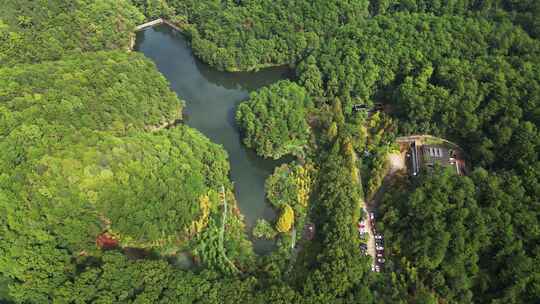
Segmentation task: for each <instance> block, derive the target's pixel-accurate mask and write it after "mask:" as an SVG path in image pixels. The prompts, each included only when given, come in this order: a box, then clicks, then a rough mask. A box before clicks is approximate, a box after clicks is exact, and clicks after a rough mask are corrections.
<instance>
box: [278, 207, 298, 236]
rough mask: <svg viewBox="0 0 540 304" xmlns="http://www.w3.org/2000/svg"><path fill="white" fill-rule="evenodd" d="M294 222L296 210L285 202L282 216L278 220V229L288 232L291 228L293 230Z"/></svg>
mask: <svg viewBox="0 0 540 304" xmlns="http://www.w3.org/2000/svg"><path fill="white" fill-rule="evenodd" d="M293 224H294V211H293V209H292V208H291V206H289V204H285V206H284V207H283V210H282V211H281V216H280V217H279V219H278V221H277V224H276V229H277V231H279V232H288V231H289V230H291V228H292V225H293Z"/></svg>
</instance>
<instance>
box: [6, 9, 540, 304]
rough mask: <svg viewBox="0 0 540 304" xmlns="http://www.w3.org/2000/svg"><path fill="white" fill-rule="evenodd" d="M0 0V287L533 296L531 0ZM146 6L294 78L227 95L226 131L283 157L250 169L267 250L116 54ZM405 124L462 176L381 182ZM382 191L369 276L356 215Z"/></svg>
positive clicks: (12, 291)
mask: <svg viewBox="0 0 540 304" xmlns="http://www.w3.org/2000/svg"><path fill="white" fill-rule="evenodd" d="M0 6H1V7H2V9H1V10H0V151H2V153H0V302H7V303H306V304H307V303H430V304H431V303H433V304H434V303H493V304H496V303H538V302H539V301H540V200H539V198H540V180H539V178H540V173H539V172H540V161H539V153H540V130H539V127H540V40H539V39H540V21H539V20H540V4H539V2H538V1H534V0H529V1H510V0H484V1H479V0H475V1H472V0H459V1H458V0H451V1H425V0H407V1H396V0H370V1H368V0H346V1H339V0H326V1H325V0H316V1H305V0H298V1H284V0H279V1H267V0H263V1H255V0H242V1H237V0H234V1H233V0H226V1H215V0H132V1H130V0H122V1H113V0H94V1H87V0H78V1H64V0H54V1H31V0H23V1H15V0H2V1H0ZM157 17H165V18H167V19H168V20H170V21H171V22H173V23H175V24H176V25H178V27H179V28H181V29H182V31H183V34H184V35H185V36H186V37H187V38H188V40H189V41H190V43H191V47H192V48H193V52H194V54H195V55H196V56H198V57H199V58H200V59H201V60H202V61H204V62H205V63H207V64H209V65H211V66H212V67H214V68H216V69H219V70H226V71H246V70H258V69H262V68H264V67H268V66H277V65H288V66H289V67H290V68H291V69H293V70H294V71H295V73H296V75H295V77H294V78H293V79H291V80H286V81H280V82H278V83H275V84H272V85H270V86H268V87H265V88H262V89H260V90H258V91H256V92H253V93H251V95H250V97H249V99H248V100H246V101H244V102H242V103H241V104H240V105H239V106H238V109H237V112H236V123H237V124H238V127H239V129H240V130H241V131H242V137H243V138H242V140H243V143H244V144H245V145H246V147H248V148H250V149H253V150H255V152H256V153H257V154H258V155H260V156H262V157H265V158H272V159H278V158H284V156H286V155H287V156H289V157H291V158H294V160H293V161H291V162H289V163H286V164H283V165H281V166H279V167H277V168H276V169H275V171H274V173H273V174H272V175H271V176H269V177H268V179H267V181H266V185H265V188H266V196H267V199H268V202H269V203H270V205H271V206H272V207H273V208H274V209H275V210H276V212H277V214H278V216H277V217H276V220H275V221H274V222H269V221H264V220H259V221H258V223H257V225H256V226H255V229H254V230H253V235H254V236H255V237H259V238H266V239H273V240H275V243H276V249H275V250H274V251H273V252H271V253H270V254H268V255H265V256H258V255H256V254H255V253H254V252H253V248H252V243H251V242H250V240H249V239H248V234H249V232H248V231H246V229H245V224H244V222H243V217H242V214H240V212H239V210H238V208H237V206H236V200H235V196H234V193H235V190H234V184H233V183H232V182H231V181H230V179H229V170H230V168H229V162H228V156H227V153H226V152H225V151H224V149H223V147H221V146H219V145H217V144H214V143H212V142H211V141H210V140H209V139H207V138H206V137H205V136H204V135H203V134H201V133H200V132H199V131H197V130H194V129H192V128H190V127H188V126H186V125H184V124H183V123H182V110H183V108H184V106H185V102H184V101H182V100H180V99H179V98H178V97H177V96H176V94H175V93H174V92H172V91H171V89H170V88H169V83H168V81H167V80H166V79H165V78H164V77H163V76H162V75H161V74H160V73H159V71H158V70H157V69H156V67H155V65H154V64H153V63H152V62H151V61H150V60H149V59H147V58H145V57H144V56H143V55H142V54H138V53H136V52H130V45H131V43H132V41H133V39H134V28H135V26H136V25H137V24H139V23H141V22H143V21H144V20H151V19H154V18H157ZM376 105H383V106H382V108H383V109H384V111H380V112H376V113H373V112H372V111H371V110H369V111H368V110H367V109H373V108H376ZM188 106H189V105H188ZM354 106H356V107H357V109H358V108H360V109H366V110H365V111H364V110H360V111H358V110H354V109H353V107H354ZM419 133H420V134H433V135H436V136H440V137H444V138H448V139H450V140H452V141H454V142H456V143H457V144H459V145H460V146H461V147H462V148H463V150H464V152H465V155H466V161H467V164H468V167H469V168H468V170H467V172H468V174H467V175H466V176H460V175H456V174H455V172H453V171H451V170H448V169H444V168H442V167H441V168H440V167H436V168H434V169H433V170H431V171H425V172H422V174H421V175H420V176H418V177H411V176H409V175H408V174H407V173H406V172H398V173H396V174H395V175H394V176H393V177H392V178H389V179H385V176H386V172H387V170H388V164H387V162H386V157H387V155H388V154H389V153H391V152H392V151H394V150H396V145H395V138H396V137H397V136H402V135H411V134H419ZM383 184H384V185H383ZM383 188H384V190H385V191H383V192H384V193H382V194H380V193H379V194H380V196H381V198H380V202H379V205H378V206H376V208H377V210H376V212H377V221H376V225H375V226H376V229H377V231H380V232H381V233H382V234H383V235H384V238H385V248H384V253H385V257H386V260H387V261H386V263H385V265H384V267H383V269H382V271H381V272H373V271H371V269H370V264H371V258H370V257H369V256H367V255H363V254H361V252H360V249H359V248H361V245H362V242H363V240H362V239H361V238H359V237H358V232H357V228H356V227H357V226H356V225H357V223H358V222H359V220H361V219H362V218H366V216H367V215H366V214H365V212H364V210H363V209H362V207H361V206H362V205H363V203H364V201H370V200H371V199H372V198H373V197H374V196H375V194H376V193H377V192H379V191H380V190H381V189H383ZM308 223H309V225H308ZM310 225H312V226H310ZM306 227H312V228H313V227H315V230H314V231H312V235H311V236H309V237H306V235H309V233H306V231H304V230H305V228H306ZM291 248H292V249H291ZM186 261H187V263H186Z"/></svg>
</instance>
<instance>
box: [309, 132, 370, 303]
mask: <svg viewBox="0 0 540 304" xmlns="http://www.w3.org/2000/svg"><path fill="white" fill-rule="evenodd" d="M344 149H345V147H344V145H343V142H342V140H341V139H338V140H337V141H336V143H335V144H334V145H333V147H332V148H331V150H330V151H328V155H327V156H325V157H324V158H321V162H320V163H321V170H320V174H319V176H320V177H319V185H320V189H319V195H318V196H317V209H316V211H315V213H316V216H315V217H314V218H313V220H314V221H315V225H316V226H317V235H318V236H319V238H320V246H321V251H320V252H317V253H316V254H315V255H316V262H314V265H315V266H312V267H310V268H309V269H308V271H306V272H305V273H301V274H299V275H298V277H299V279H298V280H299V281H301V282H302V287H303V293H304V295H305V296H306V297H308V296H309V297H311V298H312V299H314V300H313V301H314V302H315V303H316V302H321V301H324V302H332V301H334V300H333V299H335V298H350V299H351V302H363V301H366V299H369V297H371V295H369V292H368V291H367V290H363V291H361V290H362V289H361V288H360V286H361V285H363V284H366V283H367V282H366V281H364V280H365V279H366V273H367V272H368V271H369V270H368V269H369V264H368V263H367V261H368V259H367V258H366V257H365V256H363V255H361V254H359V250H358V248H359V245H360V239H359V237H358V232H357V229H356V223H357V222H358V219H359V218H360V203H361V187H359V186H358V184H357V183H356V182H355V181H353V179H352V178H351V176H352V170H351V168H350V163H349V159H347V157H346V156H345V152H346V151H344ZM353 290H354V291H353ZM357 292H358V293H357ZM366 292H367V296H366ZM359 296H363V297H362V298H361V299H360V298H359ZM353 298H355V299H356V300H352V299H353Z"/></svg>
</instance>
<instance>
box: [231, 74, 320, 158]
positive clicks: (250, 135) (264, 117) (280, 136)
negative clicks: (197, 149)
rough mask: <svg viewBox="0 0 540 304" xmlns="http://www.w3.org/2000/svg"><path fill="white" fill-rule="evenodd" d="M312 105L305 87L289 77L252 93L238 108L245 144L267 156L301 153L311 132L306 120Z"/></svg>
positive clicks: (239, 122) (277, 156)
mask: <svg viewBox="0 0 540 304" xmlns="http://www.w3.org/2000/svg"><path fill="white" fill-rule="evenodd" d="M311 106H312V102H311V99H310V97H309V96H308V95H307V93H306V91H305V90H304V88H302V87H300V86H298V85H297V84H295V83H293V82H289V81H280V82H277V83H276V84H273V85H271V86H269V87H268V88H262V89H261V90H259V91H257V92H255V93H252V94H251V96H250V98H249V100H247V101H245V102H243V103H242V104H240V106H238V110H237V112H236V121H237V122H238V124H239V126H240V128H241V129H242V131H243V133H244V139H243V142H244V144H245V145H246V146H247V147H250V148H253V149H255V151H257V154H258V155H261V156H264V157H266V158H273V159H278V158H281V157H282V156H284V155H287V154H293V155H301V154H302V153H303V150H304V148H305V147H306V146H307V144H308V140H309V138H310V134H311V131H310V127H309V125H308V123H307V121H306V116H307V113H308V111H309V109H310V107H311Z"/></svg>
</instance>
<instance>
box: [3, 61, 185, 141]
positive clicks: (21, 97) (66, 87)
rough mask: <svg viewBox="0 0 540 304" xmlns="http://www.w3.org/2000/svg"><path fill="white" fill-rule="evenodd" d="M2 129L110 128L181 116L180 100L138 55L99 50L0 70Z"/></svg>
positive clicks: (123, 129) (158, 122)
mask: <svg viewBox="0 0 540 304" xmlns="http://www.w3.org/2000/svg"><path fill="white" fill-rule="evenodd" d="M0 83H2V84H3V87H2V90H1V91H0V115H4V117H5V118H6V119H3V120H2V122H1V123H0V127H1V129H0V134H2V135H7V134H8V133H9V132H10V131H12V130H13V129H14V128H15V126H19V125H22V124H25V123H32V124H37V125H45V124H57V125H63V126H71V127H74V128H82V127H85V128H89V129H95V130H111V131H114V132H117V133H118V134H124V133H125V132H126V131H127V130H129V129H134V128H136V129H142V128H145V127H151V126H159V125H161V124H163V123H166V122H172V121H174V120H176V119H181V118H182V107H183V102H181V101H179V100H178V98H177V97H176V95H175V94H174V93H173V92H171V91H170V89H169V88H168V82H167V80H166V79H165V78H164V77H163V76H162V75H161V74H159V73H158V72H157V71H156V69H155V66H154V64H153V63H151V62H150V61H148V60H147V59H145V58H144V57H143V56H142V55H140V54H128V53H126V52H98V53H89V54H87V55H84V56H77V57H71V58H68V59H65V60H62V61H56V62H46V63H41V64H35V65H21V66H17V67H13V68H3V69H0Z"/></svg>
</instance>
